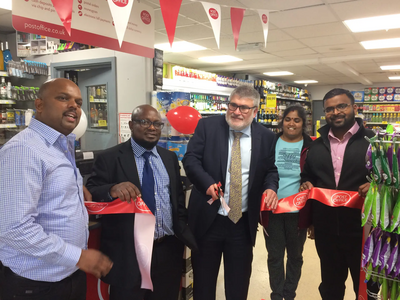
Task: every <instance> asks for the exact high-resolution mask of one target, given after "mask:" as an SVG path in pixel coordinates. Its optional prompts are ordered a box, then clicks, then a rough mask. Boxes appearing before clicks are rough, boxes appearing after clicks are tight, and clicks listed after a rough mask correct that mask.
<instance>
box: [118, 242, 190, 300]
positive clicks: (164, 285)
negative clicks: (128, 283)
mask: <svg viewBox="0 0 400 300" xmlns="http://www.w3.org/2000/svg"><path fill="white" fill-rule="evenodd" d="M183 246H184V245H183V243H182V242H181V241H180V240H178V239H177V238H176V237H175V236H167V237H165V238H164V239H162V241H161V242H155V243H154V244H153V254H152V258H151V281H152V282H153V292H152V291H151V290H144V289H141V288H140V286H136V287H132V289H124V288H121V287H119V286H115V285H111V286H110V300H143V299H144V300H161V299H162V300H177V299H178V295H179V287H180V282H181V277H182V259H183Z"/></svg>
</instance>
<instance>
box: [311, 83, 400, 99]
mask: <svg viewBox="0 0 400 300" xmlns="http://www.w3.org/2000/svg"><path fill="white" fill-rule="evenodd" d="M392 86H393V87H400V82H399V81H392V82H379V83H374V84H373V85H371V86H369V85H363V84H361V83H359V84H357V83H354V84H337V85H311V84H310V85H308V86H307V87H306V89H307V90H308V92H309V93H310V94H311V99H312V100H322V99H323V98H324V96H325V94H326V93H327V92H329V91H330V90H331V89H334V88H342V89H346V90H349V91H363V90H364V88H367V87H392Z"/></svg>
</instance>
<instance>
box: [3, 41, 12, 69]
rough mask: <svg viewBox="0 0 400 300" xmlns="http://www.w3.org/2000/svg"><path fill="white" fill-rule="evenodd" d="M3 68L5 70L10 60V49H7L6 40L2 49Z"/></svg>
mask: <svg viewBox="0 0 400 300" xmlns="http://www.w3.org/2000/svg"><path fill="white" fill-rule="evenodd" d="M3 60H4V70H7V64H8V62H9V61H11V60H12V56H11V52H10V49H8V42H6V49H5V50H4V51H3Z"/></svg>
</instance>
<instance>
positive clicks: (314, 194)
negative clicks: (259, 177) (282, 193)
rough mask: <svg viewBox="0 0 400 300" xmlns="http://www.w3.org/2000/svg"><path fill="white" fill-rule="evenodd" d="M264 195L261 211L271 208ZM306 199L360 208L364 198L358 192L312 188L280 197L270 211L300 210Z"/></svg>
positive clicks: (279, 212)
mask: <svg viewBox="0 0 400 300" xmlns="http://www.w3.org/2000/svg"><path fill="white" fill-rule="evenodd" d="M265 197H266V195H265V194H263V195H262V197H261V211H268V210H271V209H270V208H268V207H267V206H266V204H265ZM308 199H314V200H317V201H319V202H321V203H323V204H325V205H328V206H332V207H339V206H345V207H351V208H358V209H361V208H362V206H363V204H364V198H363V197H360V196H359V195H358V192H354V191H340V190H330V189H322V188H312V189H310V190H307V191H303V192H300V193H297V194H294V195H292V196H290V197H286V198H282V199H280V200H279V202H278V206H277V207H276V209H275V210H272V212H273V213H274V214H281V213H287V212H292V211H297V210H300V209H302V208H303V207H304V206H305V205H306V202H307V200H308Z"/></svg>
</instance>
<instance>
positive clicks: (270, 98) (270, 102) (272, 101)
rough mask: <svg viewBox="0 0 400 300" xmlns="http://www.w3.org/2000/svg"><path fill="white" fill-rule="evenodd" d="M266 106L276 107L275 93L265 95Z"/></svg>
mask: <svg viewBox="0 0 400 300" xmlns="http://www.w3.org/2000/svg"><path fill="white" fill-rule="evenodd" d="M267 107H276V94H268V95H267Z"/></svg>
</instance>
